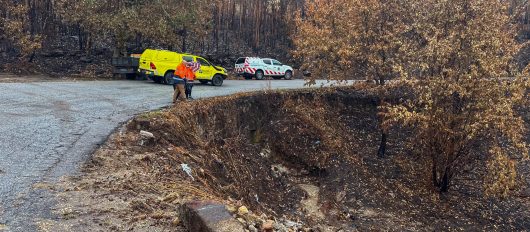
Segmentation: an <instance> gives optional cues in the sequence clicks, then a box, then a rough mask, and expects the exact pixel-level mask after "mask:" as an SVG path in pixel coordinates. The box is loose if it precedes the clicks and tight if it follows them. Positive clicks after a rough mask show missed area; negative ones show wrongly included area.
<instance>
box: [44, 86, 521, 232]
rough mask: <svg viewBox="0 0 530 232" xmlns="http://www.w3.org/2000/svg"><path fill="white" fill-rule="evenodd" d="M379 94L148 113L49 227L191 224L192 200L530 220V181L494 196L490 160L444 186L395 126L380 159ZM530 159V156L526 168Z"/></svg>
mask: <svg viewBox="0 0 530 232" xmlns="http://www.w3.org/2000/svg"><path fill="white" fill-rule="evenodd" d="M378 102H379V100H378V98H377V97H375V96H374V95H372V94H370V93H366V92H364V91H359V90H354V89H328V90H319V91H315V90H303V91H288V92H272V93H256V94H244V95H238V96H231V97H222V98H214V99H205V100H199V101H193V102H187V103H180V104H178V105H177V106H176V107H173V108H171V109H168V110H163V111H157V112H152V113H148V114H144V115H140V116H139V117H137V118H135V119H134V120H132V121H130V122H129V123H128V124H127V125H126V126H125V127H124V128H123V129H122V130H120V131H118V132H117V133H116V134H115V135H114V136H113V137H112V138H111V139H110V140H109V142H108V143H107V144H106V145H104V146H103V147H102V148H101V149H99V150H98V151H97V152H96V153H95V154H94V156H93V159H92V160H91V162H90V163H89V164H88V165H87V166H86V168H85V175H84V176H82V177H80V178H71V179H69V180H66V181H65V182H64V183H63V185H62V186H60V187H59V190H60V191H59V192H58V194H59V196H60V197H61V199H62V201H61V202H62V203H61V205H60V207H59V208H58V209H57V212H58V214H59V215H60V217H61V218H62V219H63V220H60V221H58V222H53V223H48V224H46V225H51V226H49V227H47V228H46V229H50V230H54V229H64V228H83V229H86V230H87V231H88V230H90V231H93V230H98V229H99V230H120V231H124V230H129V229H130V230H134V231H155V230H157V231H185V228H184V227H182V226H181V224H180V221H179V206H180V205H181V204H182V203H183V202H185V201H187V200H190V199H211V200H216V201H220V202H224V203H226V204H228V205H234V206H239V205H245V206H247V207H248V208H249V209H250V210H251V211H252V215H256V217H257V218H245V220H246V221H247V222H249V221H256V224H257V226H259V224H260V220H259V219H275V220H277V221H282V220H283V221H287V220H288V221H287V222H291V224H296V225H295V226H292V228H294V227H297V228H304V229H313V230H315V231H338V230H341V229H342V230H343V231H367V230H378V231H379V230H391V231H402V230H410V231H439V230H443V231H456V230H487V231H524V230H527V229H528V228H530V210H529V209H530V208H529V207H530V198H529V197H530V193H528V190H529V189H528V188H527V183H524V180H525V179H521V180H522V182H521V187H520V188H519V189H515V190H514V192H513V195H512V196H510V197H508V198H505V199H496V198H488V197H485V196H484V195H483V191H482V183H481V181H480V179H478V178H477V176H480V175H481V172H482V171H483V170H481V169H480V168H476V169H469V170H466V172H465V173H463V174H462V175H460V176H459V177H458V178H457V180H455V184H454V186H453V188H452V190H451V191H450V192H449V193H447V194H444V195H439V194H438V193H436V192H435V191H434V190H433V189H431V187H430V183H429V175H428V173H426V172H425V169H423V168H422V164H423V159H422V158H421V157H418V156H416V155H412V153H411V152H410V151H409V150H408V149H407V147H410V146H407V144H408V143H410V142H412V141H407V139H406V138H407V134H408V133H409V132H403V131H400V130H398V129H394V130H393V131H390V133H389V134H390V138H389V144H388V146H389V148H388V149H389V150H388V157H386V158H383V159H381V158H377V156H376V152H377V148H378V141H379V136H380V134H379V133H380V129H379V127H378V119H377V104H378ZM526 117H527V119H530V114H528V113H526ZM142 130H143V131H148V132H151V133H152V134H153V135H154V138H151V137H150V136H149V134H148V133H145V132H143V133H141V132H140V131H142ZM477 162H482V161H477ZM182 164H187V165H188V166H189V167H190V168H191V173H190V175H191V176H190V175H188V174H187V173H186V172H185V171H184V169H183V168H182ZM529 167H530V164H529V163H528V162H526V163H522V164H521V175H522V176H523V177H524V178H526V177H528V176H529V170H530V168H529ZM526 181H528V180H526ZM294 222H296V223H294ZM298 223H299V224H298ZM287 227H289V226H287ZM279 229H281V228H279Z"/></svg>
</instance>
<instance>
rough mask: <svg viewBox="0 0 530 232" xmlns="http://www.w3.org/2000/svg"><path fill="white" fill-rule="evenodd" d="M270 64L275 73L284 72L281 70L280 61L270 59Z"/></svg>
mask: <svg viewBox="0 0 530 232" xmlns="http://www.w3.org/2000/svg"><path fill="white" fill-rule="evenodd" d="M272 65H273V66H274V67H273V70H274V72H276V73H277V74H276V75H283V74H282V73H284V71H283V70H282V66H283V64H282V63H280V61H277V60H272Z"/></svg>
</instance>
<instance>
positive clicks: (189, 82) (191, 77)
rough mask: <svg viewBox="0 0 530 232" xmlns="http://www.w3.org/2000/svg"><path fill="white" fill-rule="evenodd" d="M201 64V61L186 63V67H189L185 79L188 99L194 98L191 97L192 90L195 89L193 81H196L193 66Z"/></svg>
mask: <svg viewBox="0 0 530 232" xmlns="http://www.w3.org/2000/svg"><path fill="white" fill-rule="evenodd" d="M197 65H199V63H194V62H188V63H187V64H186V68H187V69H188V71H187V75H186V80H185V82H184V83H185V86H184V87H185V93H186V99H190V100H192V99H193V98H192V97H191V90H192V89H193V82H194V81H195V78H196V76H195V72H193V68H194V66H197ZM198 67H200V66H198Z"/></svg>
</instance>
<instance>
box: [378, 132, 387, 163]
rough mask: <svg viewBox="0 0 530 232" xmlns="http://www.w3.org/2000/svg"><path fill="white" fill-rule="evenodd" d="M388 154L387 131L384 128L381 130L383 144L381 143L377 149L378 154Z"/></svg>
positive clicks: (381, 155) (382, 156) (381, 156)
mask: <svg viewBox="0 0 530 232" xmlns="http://www.w3.org/2000/svg"><path fill="white" fill-rule="evenodd" d="M385 154H386V133H385V131H384V130H381V144H379V150H378V151H377V156H379V157H380V158H384V157H385Z"/></svg>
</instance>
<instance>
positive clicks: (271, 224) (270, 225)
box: [261, 220, 274, 231]
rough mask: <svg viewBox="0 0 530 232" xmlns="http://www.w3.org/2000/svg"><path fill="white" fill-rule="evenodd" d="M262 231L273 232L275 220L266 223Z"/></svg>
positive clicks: (262, 226)
mask: <svg viewBox="0 0 530 232" xmlns="http://www.w3.org/2000/svg"><path fill="white" fill-rule="evenodd" d="M261 229H262V230H264V231H271V230H272V229H274V221H273V220H267V221H265V223H263V224H262V225H261Z"/></svg>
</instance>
